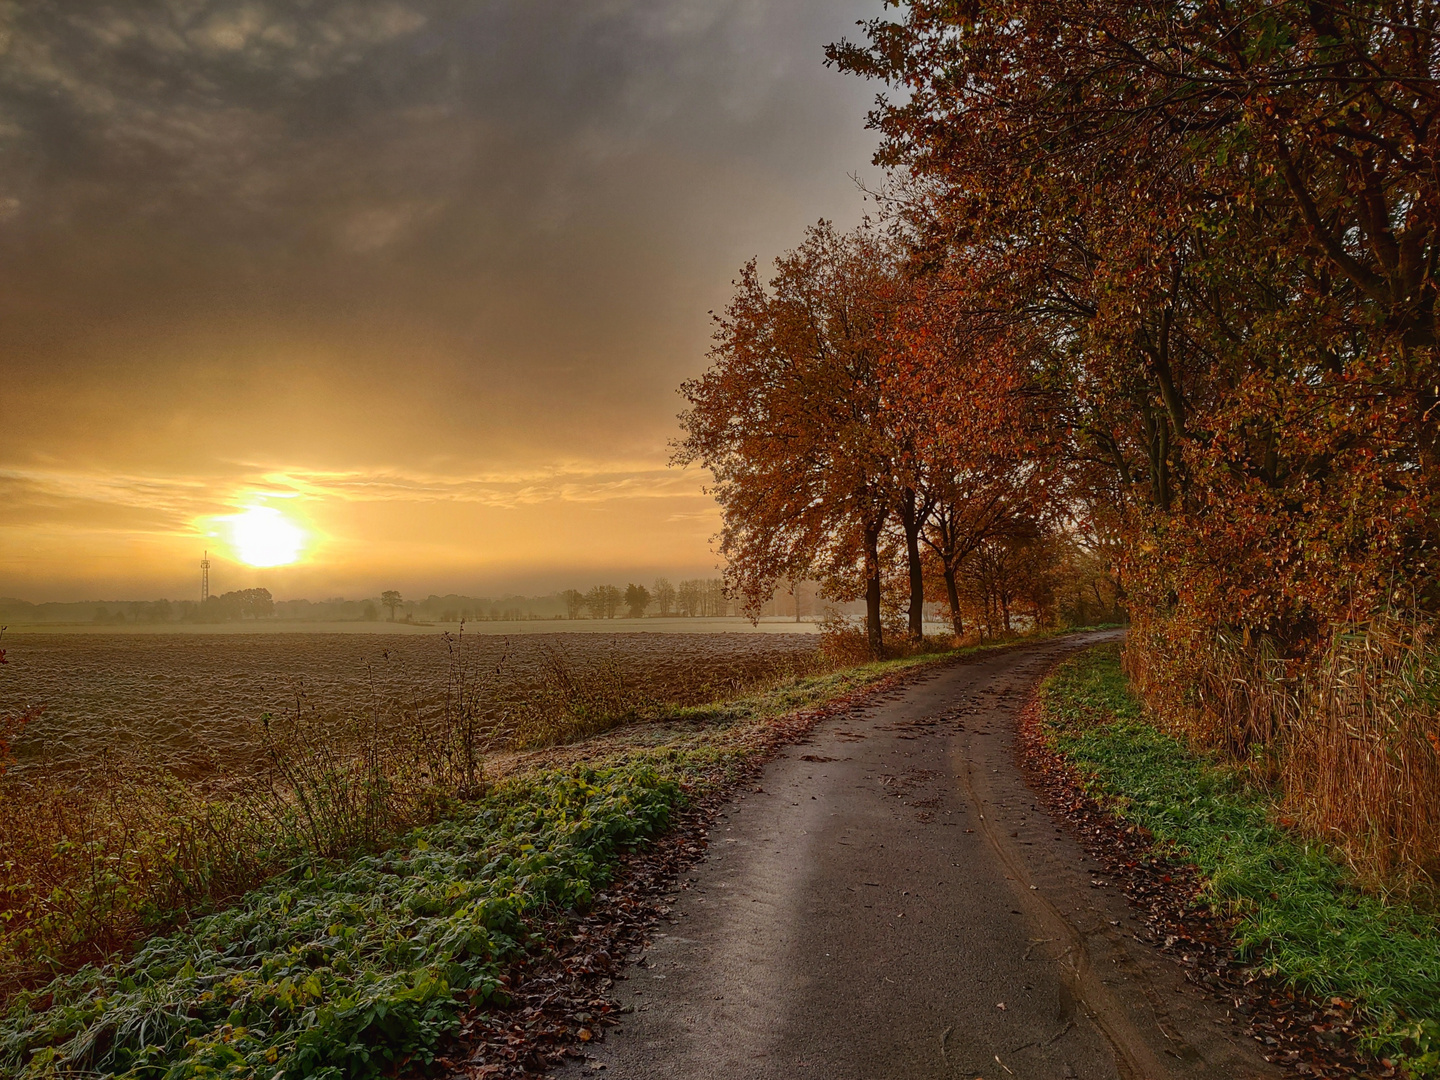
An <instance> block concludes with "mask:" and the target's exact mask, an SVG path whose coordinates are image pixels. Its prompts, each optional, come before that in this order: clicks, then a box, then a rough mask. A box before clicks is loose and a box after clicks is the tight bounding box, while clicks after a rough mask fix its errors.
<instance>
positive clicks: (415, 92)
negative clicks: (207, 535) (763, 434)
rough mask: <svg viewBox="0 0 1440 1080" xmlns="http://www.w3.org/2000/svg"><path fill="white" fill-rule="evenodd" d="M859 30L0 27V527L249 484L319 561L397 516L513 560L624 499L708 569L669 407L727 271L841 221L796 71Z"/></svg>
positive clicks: (557, 15) (856, 8) (511, 20)
mask: <svg viewBox="0 0 1440 1080" xmlns="http://www.w3.org/2000/svg"><path fill="white" fill-rule="evenodd" d="M879 10H880V8H879V3H878V0H595V2H587V3H574V2H573V0H393V2H391V0H365V2H360V0H354V2H346V0H307V2H300V0H291V2H281V0H132V2H127V3H94V4H76V3H73V2H69V0H26V2H24V3H18V2H13V0H12V2H8V3H6V2H4V0H0V430H4V431H5V432H6V438H5V439H4V440H3V441H0V485H3V487H0V491H3V492H4V493H6V496H7V499H13V500H15V501H14V502H13V503H12V502H9V501H7V503H6V508H7V513H6V515H5V520H4V521H0V533H4V534H5V535H6V536H9V537H10V538H11V541H10V542H11V543H15V544H18V543H20V541H19V540H16V539H15V537H17V536H18V535H19V533H20V531H21V530H22V527H21V525H20V524H18V522H20V521H21V520H22V517H23V520H24V521H27V522H30V523H31V525H28V526H25V527H27V528H34V529H40V528H42V527H43V528H45V529H55V530H60V531H61V532H62V533H63V531H64V530H66V529H71V530H76V531H75V532H73V534H66V535H74V536H80V535H81V532H80V530H81V525H80V522H82V521H83V520H85V515H86V514H87V513H90V514H93V519H92V520H93V521H96V522H102V521H103V522H111V523H113V522H123V523H128V524H127V525H126V526H125V527H130V526H131V525H133V527H134V528H135V529H137V530H139V531H140V533H143V534H144V535H156V536H159V535H162V534H163V533H164V530H166V529H174V530H180V532H181V533H183V532H184V530H185V529H187V528H191V527H192V526H191V525H189V524H188V523H190V522H193V521H195V520H198V519H200V518H203V517H204V516H205V515H206V514H213V513H221V512H224V510H225V506H226V500H227V499H230V498H232V497H233V496H234V495H235V493H237V492H243V491H246V490H250V489H251V488H255V489H256V490H259V489H263V488H264V485H266V484H270V483H279V482H280V481H278V480H276V479H275V478H276V477H280V476H283V477H284V478H285V480H284V482H285V483H287V484H290V485H293V488H294V490H296V491H299V492H301V493H302V494H304V495H305V497H306V498H309V499H311V500H313V501H315V502H316V503H317V504H324V505H326V506H331V507H332V508H334V510H335V512H336V513H337V514H338V513H340V512H341V510H342V509H343V508H345V507H349V508H351V509H352V510H354V512H355V515H358V516H354V515H352V517H351V518H349V519H347V520H345V521H344V522H341V523H339V524H337V525H336V529H337V530H339V529H340V528H341V527H342V526H343V528H344V529H347V530H351V533H349V534H347V535H350V534H353V535H356V536H360V535H361V534H362V533H363V530H364V529H367V528H375V529H387V528H392V526H391V525H390V524H386V523H385V521H382V520H381V518H382V517H383V513H384V512H385V511H386V509H387V508H389V509H392V510H393V509H395V508H397V507H401V506H405V507H409V508H415V507H420V506H424V505H430V506H433V507H436V508H438V509H436V511H435V514H436V516H435V517H434V518H433V520H434V521H435V522H437V523H438V522H440V521H441V520H442V518H443V527H445V528H464V527H466V526H465V525H464V522H466V521H473V522H475V523H481V522H483V523H484V527H485V528H486V529H488V530H490V532H491V533H492V534H494V536H495V537H496V539H495V540H494V543H496V544H500V543H501V542H502V540H501V537H502V536H503V543H505V544H509V545H511V548H510V549H507V550H509V551H510V552H511V553H512V554H513V556H514V558H515V559H517V560H521V561H523V559H524V558H525V557H526V553H527V552H529V551H532V550H535V549H536V548H537V546H538V545H537V541H536V540H535V538H534V537H535V535H536V534H537V533H541V532H545V530H547V529H549V530H551V531H552V532H553V531H555V530H563V529H572V528H579V529H589V528H592V525H591V524H590V523H589V518H587V517H585V516H584V515H585V514H587V513H589V511H590V510H592V509H593V510H594V511H595V512H596V513H607V512H609V511H610V510H612V509H615V508H618V507H620V506H622V505H631V506H634V505H638V504H641V503H643V504H645V505H646V506H647V507H648V509H647V510H646V511H645V513H643V514H641V513H638V512H637V513H636V514H635V515H634V516H633V522H634V523H633V525H632V526H630V527H631V528H632V529H633V530H634V535H633V538H632V545H633V546H637V547H638V546H641V545H643V543H644V542H645V538H644V537H643V536H642V535H641V532H642V531H643V530H645V529H654V528H656V527H658V526H657V523H659V525H664V523H665V522H666V520H667V515H671V514H674V515H677V516H675V517H674V519H673V520H672V521H670V527H672V528H673V529H674V530H677V531H675V532H674V533H673V535H674V536H675V537H676V540H675V543H677V544H679V543H681V542H682V539H683V542H685V543H690V544H692V545H694V551H695V558H696V559H704V558H707V557H708V553H707V551H706V548H705V537H706V535H708V533H707V531H706V527H702V523H701V520H700V518H698V517H693V515H696V514H699V515H701V516H703V515H704V514H705V513H707V512H708V511H707V509H706V507H707V504H706V503H705V501H704V500H703V498H702V497H701V496H699V495H698V494H697V491H698V487H699V483H700V478H699V477H694V476H690V475H689V474H674V473H670V472H669V471H667V470H665V469H664V468H663V465H662V464H661V462H663V460H664V458H665V449H664V448H665V444H666V441H667V439H669V438H671V437H672V436H673V435H674V434H675V419H674V417H675V412H676V410H677V408H678V406H679V404H680V403H679V401H678V399H677V398H676V396H675V391H674V388H675V387H676V386H677V385H678V384H679V382H680V381H681V380H682V379H683V378H685V377H688V376H691V375H693V374H695V373H696V372H697V371H698V370H700V368H701V367H702V366H703V364H704V356H705V352H706V348H707V346H708V335H709V333H710V323H709V320H708V318H707V315H706V312H707V311H709V310H710V309H713V308H718V307H719V306H721V305H722V304H723V303H724V300H725V298H726V295H727V293H728V289H729V282H730V280H731V278H732V277H733V275H734V272H735V270H736V268H737V267H739V266H740V265H741V264H742V263H743V262H744V261H745V260H746V259H747V258H748V257H750V256H751V255H757V254H758V255H760V256H761V257H762V258H765V257H768V256H770V255H773V254H776V253H778V252H779V251H780V250H782V249H783V248H785V247H788V246H790V245H792V244H793V243H795V242H796V241H797V240H798V238H799V235H800V230H801V229H802V228H803V227H804V225H806V224H808V223H809V222H811V221H813V220H815V219H816V218H818V217H821V216H835V217H838V218H840V219H842V220H844V219H846V218H847V217H849V218H853V217H857V216H858V215H859V213H860V212H862V210H863V207H862V206H861V204H860V200H859V199H858V197H857V195H856V193H855V192H854V190H853V186H852V184H851V182H850V180H849V178H848V174H850V173H852V172H854V171H856V170H857V169H863V168H864V163H865V161H866V160H867V158H868V156H869V153H870V150H871V147H872V146H873V138H872V137H871V136H870V135H868V134H867V133H865V132H864V131H863V130H862V127H861V118H862V116H863V113H864V110H865V108H866V106H867V104H868V101H869V98H870V96H871V90H870V88H868V87H865V86H863V85H861V84H859V83H857V82H855V81H854V80H847V79H844V78H842V77H840V76H837V75H836V74H834V73H833V72H829V71H826V70H825V69H824V68H823V67H822V65H821V62H820V60H821V49H822V48H823V46H824V44H825V43H827V42H828V41H831V40H834V39H835V38H837V37H839V36H841V35H843V34H845V33H847V32H850V31H851V29H852V27H853V22H854V20H855V19H856V18H859V17H863V16H866V15H870V14H876V13H878V12H879ZM671 500H673V501H674V505H673V506H672V505H670V502H669V501H671ZM12 505H14V506H17V507H23V515H22V514H21V513H20V512H19V511H17V512H16V513H14V514H12V513H10V512H9V511H10V507H11V506H12ZM366 508H368V510H367V509H366ZM662 508H665V509H664V510H663V513H662ZM362 511H364V513H362ZM371 511H373V512H374V513H373V515H372V516H370V517H365V516H364V515H365V514H366V513H370V512H371ZM442 511H443V513H442ZM552 512H553V516H552V517H546V515H547V514H552ZM465 514H469V515H470V517H469V518H466V517H464V515H465ZM503 514H509V515H511V518H512V519H513V520H514V521H515V522H522V521H523V522H524V523H525V524H524V526H523V529H522V528H521V526H520V525H518V524H517V525H515V526H514V528H511V527H509V526H506V527H503V528H502V527H501V526H499V525H498V524H496V522H497V521H498V520H499V519H498V518H496V517H495V515H503ZM457 515H458V516H457ZM420 516H423V515H418V512H417V515H416V519H417V520H418V518H419V517H420ZM615 516H616V517H617V518H624V517H625V515H624V514H617V515H615ZM362 518H363V520H362ZM425 520H427V521H430V520H432V519H431V518H426V519H425ZM386 521H388V519H386ZM687 522H688V523H690V524H693V525H694V528H693V529H691V531H690V532H684V531H683V530H684V529H686V528H689V525H687ZM547 523H548V524H547ZM106 527H107V528H108V525H107V526H106ZM118 527H119V526H117V528H118ZM436 527H441V526H440V525H439V524H437V525H436ZM475 527H477V528H478V527H479V525H478V524H477V525H476V526H475ZM615 528H616V529H617V530H619V529H620V528H621V525H620V524H617V525H616V526H615ZM524 529H529V530H532V531H531V532H530V533H526V532H524ZM712 531H713V530H712ZM692 534H693V535H692ZM34 535H38V533H37V534H34ZM56 535H60V533H55V534H53V535H52V534H51V533H46V536H47V539H46V541H45V542H44V543H43V544H42V543H39V542H36V543H31V544H30V547H28V548H26V551H27V552H28V554H27V555H26V559H27V560H28V562H27V566H29V567H30V570H28V571H27V573H29V574H31V575H32V578H33V580H36V581H43V579H44V574H45V572H46V571H45V570H44V569H43V567H44V566H45V565H46V560H47V558H50V556H48V555H47V554H46V552H47V551H49V550H50V549H51V548H54V549H55V550H56V551H57V554H56V555H55V556H54V558H55V559H56V560H58V559H60V558H61V556H60V554H58V552H59V551H60V549H61V548H62V547H63V548H64V558H65V559H66V560H69V561H70V562H71V563H72V564H73V565H79V564H80V563H83V561H84V558H85V552H86V551H89V550H91V548H87V547H86V545H85V544H81V543H79V542H78V541H77V543H76V545H74V546H66V545H64V544H61V545H59V546H57V545H56V544H55V543H52V540H53V537H54V536H56ZM137 535H139V533H137ZM177 535H179V533H177ZM566 539H567V538H566V537H560V538H559V539H558V540H557V543H559V542H560V541H563V540H566ZM568 540H569V542H571V543H572V544H573V545H574V546H576V547H579V546H582V545H584V544H585V543H586V541H587V537H586V536H585V535H576V536H573V537H569V538H568ZM414 542H415V543H416V544H417V545H418V544H419V540H418V539H417V540H415V541H414ZM549 542H550V541H549V539H547V540H546V543H549ZM613 542H614V545H615V549H616V550H623V549H624V546H625V541H624V539H623V536H622V533H621V532H620V531H616V532H615V533H614V536H613ZM26 543H30V542H29V541H26ZM397 543H398V541H397ZM8 550H15V549H8ZM414 550H415V551H419V550H420V548H419V547H418V546H417V547H416V548H415V549H414ZM400 551H401V549H400V548H398V547H397V548H396V549H395V552H396V554H394V556H393V557H394V558H396V559H403V558H404V556H403V554H401V553H400ZM95 557H96V559H97V560H98V559H99V556H98V555H97V556H95ZM497 557H498V556H497ZM506 557H507V558H508V557H509V556H508V555H507V556H506ZM547 557H551V556H547ZM555 557H558V556H555ZM6 563H7V549H4V548H0V589H3V588H4V587H5V566H6ZM97 565H99V563H98V562H97ZM70 572H71V570H70V569H67V570H66V573H70ZM77 572H78V571H77ZM100 572H101V571H99V570H97V571H96V573H100ZM57 573H58V571H57Z"/></svg>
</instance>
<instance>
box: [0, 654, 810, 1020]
mask: <svg viewBox="0 0 1440 1080" xmlns="http://www.w3.org/2000/svg"><path fill="white" fill-rule="evenodd" d="M473 643H474V639H473V638H471V639H466V638H465V637H462V636H457V637H454V638H451V639H449V640H448V645H449V649H450V652H449V664H448V668H447V674H446V684H445V687H444V693H443V694H435V693H428V694H426V695H425V697H424V698H423V699H421V700H418V701H410V702H406V701H397V700H395V699H393V698H387V697H386V696H385V695H384V693H383V692H382V691H380V690H378V689H375V690H372V693H371V700H370V704H369V708H368V710H366V711H362V712H358V713H351V714H342V715H339V716H338V717H337V716H336V715H335V714H334V712H333V710H329V709H326V708H325V707H324V706H325V705H326V704H328V703H321V702H315V701H312V700H310V698H309V697H308V696H307V695H305V694H304V693H303V692H302V693H299V694H297V696H296V698H295V700H294V703H293V707H292V708H291V709H290V710H289V711H288V712H286V713H285V714H283V715H270V714H266V715H265V716H264V717H262V719H261V721H260V722H259V731H258V740H259V745H260V748H261V751H262V754H261V757H262V758H263V767H262V768H261V769H260V770H259V772H258V773H257V772H256V771H255V770H254V769H253V768H252V767H251V766H250V764H248V763H246V764H244V765H243V767H241V768H239V769H237V770H236V771H234V772H231V773H228V774H227V773H224V772H220V773H213V774H207V775H203V776H199V777H197V776H195V775H193V774H186V773H184V772H183V771H181V770H180V769H179V768H178V767H176V766H174V765H171V764H169V763H166V762H163V761H161V762H154V761H151V762H146V761H143V760H140V759H138V758H136V757H133V756H128V757H127V756H122V755H119V754H112V755H110V756H108V757H107V758H105V759H104V760H102V761H100V762H99V763H98V764H91V765H90V766H88V767H87V768H85V769H75V768H74V767H73V766H67V767H66V768H64V769H49V770H44V769H41V770H26V771H23V772H19V773H14V774H11V775H10V776H7V777H4V778H3V779H0V835H3V836H4V837H5V846H4V850H3V855H0V1000H3V999H4V997H5V996H6V995H7V993H9V992H11V991H13V990H15V989H17V988H19V987H23V986H33V985H38V984H39V983H41V982H44V981H46V980H48V979H49V978H50V977H52V976H53V975H55V974H56V973H58V972H62V971H66V970H73V969H75V968H77V967H79V966H81V965H83V964H85V963H88V962H95V961H100V960H103V959H105V958H107V957H112V956H114V955H116V954H118V953H121V952H123V951H125V950H127V949H128V948H129V947H130V946H131V945H132V944H133V942H135V941H136V940H137V939H138V938H139V937H141V936H143V935H145V934H148V933H151V932H154V931H157V930H162V929H165V928H168V927H173V926H176V925H180V924H183V923H184V922H185V921H187V920H189V919H192V918H193V917H195V916H196V915H198V914H202V913H205V912H208V911H212V910H215V909H217V908H219V907H222V906H224V905H225V904H227V903H229V902H230V901H232V900H234V899H235V898H236V897H238V896H240V895H241V894H243V893H244V892H246V891H247V890H249V889H252V888H254V887H255V886H256V885H258V884H260V883H262V882H263V881H265V880H266V879H268V878H270V877H272V876H273V875H275V874H276V873H279V872H283V871H286V870H287V869H289V868H291V867H296V866H305V865H307V864H310V863H313V862H314V861H316V860H326V859H336V858H340V857H343V856H345V855H347V854H351V853H354V852H358V851H365V850H373V849H375V848H378V847H381V846H383V845H385V844H387V843H388V842H390V841H392V840H393V839H394V838H396V837H397V836H399V835H400V834H402V833H404V832H406V831H408V830H409V829H411V828H414V827H416V826H421V825H427V824H431V823H434V822H437V821H439V820H441V819H443V818H445V817H447V816H449V815H450V814H452V813H453V812H454V811H455V810H456V809H457V808H459V807H461V806H463V805H464V804H465V803H467V802H469V801H472V800H474V799H476V798H479V797H481V796H483V795H484V794H485V791H486V787H487V778H486V772H485V760H486V758H487V757H488V756H493V755H494V754H496V753H498V752H502V751H518V750H534V749H538V748H543V747H550V746H559V745H563V744H566V743H570V742H574V741H576V740H578V739H583V738H588V737H590V736H594V735H597V734H599V733H601V732H605V731H608V730H610V729H612V728H616V727H619V726H622V725H625V724H631V723H635V722H638V721H646V720H653V719H658V718H661V717H663V716H664V715H666V713H667V710H668V711H673V708H674V707H673V705H672V704H670V703H667V702H666V701H665V700H664V698H663V697H661V696H659V695H657V694H656V693H654V691H653V690H651V689H648V688H647V686H646V684H645V681H644V679H643V678H642V677H640V676H639V675H637V674H636V673H634V672H633V671H630V670H629V668H627V666H626V665H625V664H624V663H623V662H622V658H620V657H617V656H615V655H607V656H601V657H599V658H596V659H589V658H582V659H579V660H577V659H574V658H572V657H570V656H568V655H567V654H566V653H565V652H564V651H563V650H562V649H560V648H558V647H556V646H554V645H550V644H547V645H544V646H543V647H542V658H541V663H540V664H539V668H538V674H537V671H536V665H535V662H534V657H532V656H527V658H526V666H525V673H524V676H523V678H524V679H525V683H526V687H527V693H526V695H525V696H524V698H523V700H516V696H515V695H514V694H513V693H512V691H513V690H514V685H513V683H514V679H515V677H516V676H515V673H514V672H512V671H511V670H510V666H509V661H510V656H509V654H508V653H506V652H501V653H500V654H499V655H498V656H496V655H494V654H493V653H491V652H485V651H481V650H479V649H476V648H474V647H473ZM834 667H835V664H834V663H833V662H832V661H831V660H828V659H825V658H823V657H821V656H819V654H802V655H798V656H793V657H786V658H777V659H775V660H773V661H770V662H766V663H755V662H749V663H746V664H745V665H743V670H730V669H729V668H725V669H723V670H722V673H720V674H716V673H714V672H712V673H710V674H709V675H708V677H707V675H706V673H705V672H704V671H703V670H695V671H692V672H690V673H689V674H690V678H689V679H688V680H687V681H686V683H685V685H684V687H683V690H684V692H685V696H686V697H688V698H693V697H695V696H696V695H697V693H703V694H704V695H705V696H707V697H708V699H709V700H712V701H723V700H729V699H733V698H736V697H738V696H740V695H742V694H746V693H752V692H754V691H756V690H759V689H763V688H765V687H768V686H772V685H777V684H778V683H780V682H783V681H784V680H786V679H792V678H794V677H796V676H798V675H807V674H818V673H820V672H821V671H828V670H834ZM497 700H498V701H501V702H503V703H504V704H503V706H502V707H501V708H499V709H498V711H497V707H496V703H497ZM10 726H11V727H18V726H19V724H18V722H16V723H14V724H11V725H10ZM6 730H8V729H7V728H6V727H5V726H4V725H0V733H3V732H5V731H6ZM0 771H3V770H0Z"/></svg>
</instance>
